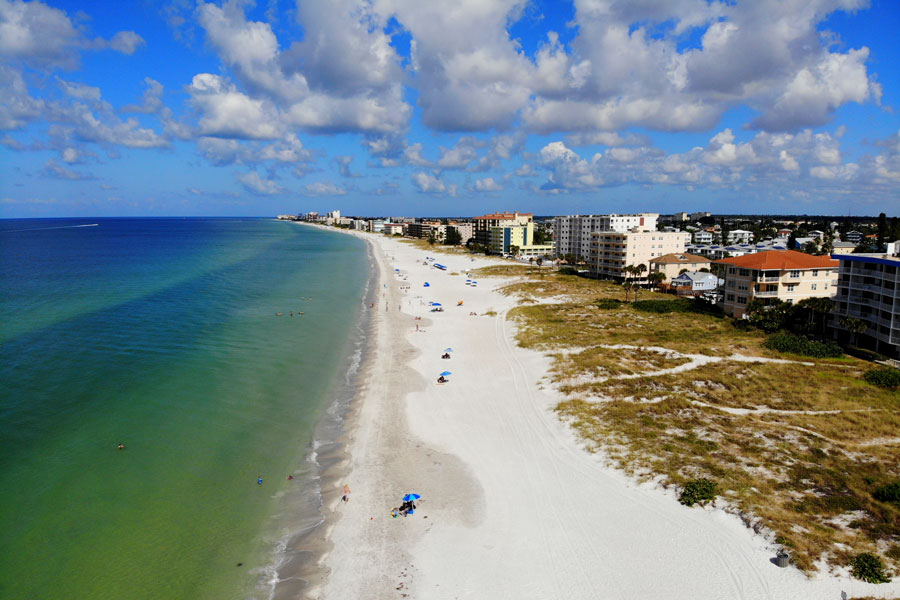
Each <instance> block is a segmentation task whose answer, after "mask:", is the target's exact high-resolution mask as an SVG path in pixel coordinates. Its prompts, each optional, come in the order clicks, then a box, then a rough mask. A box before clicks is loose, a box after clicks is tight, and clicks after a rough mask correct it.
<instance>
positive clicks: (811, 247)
mask: <svg viewBox="0 0 900 600" xmlns="http://www.w3.org/2000/svg"><path fill="white" fill-rule="evenodd" d="M795 243H796V242H795ZM803 252H805V253H807V254H817V253H818V252H819V245H818V244H817V243H816V240H809V241H808V242H806V243H805V244H803Z"/></svg>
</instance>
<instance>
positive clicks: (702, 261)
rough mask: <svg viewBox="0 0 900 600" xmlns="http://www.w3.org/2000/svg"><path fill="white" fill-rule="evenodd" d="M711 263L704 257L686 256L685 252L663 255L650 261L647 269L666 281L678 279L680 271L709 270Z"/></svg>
mask: <svg viewBox="0 0 900 600" xmlns="http://www.w3.org/2000/svg"><path fill="white" fill-rule="evenodd" d="M711 264H712V262H711V261H710V259H708V258H706V257H705V256H697V255H696V254H688V253H686V252H682V253H677V252H676V253H673V254H664V255H662V256H657V257H656V258H652V259H650V264H649V269H650V272H651V273H662V274H663V275H665V276H666V280H667V281H672V280H673V279H675V278H676V277H678V276H679V275H680V274H681V272H682V271H685V270H687V271H699V270H700V269H709V267H710V265H711Z"/></svg>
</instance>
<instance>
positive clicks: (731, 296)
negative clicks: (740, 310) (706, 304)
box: [725, 294, 734, 302]
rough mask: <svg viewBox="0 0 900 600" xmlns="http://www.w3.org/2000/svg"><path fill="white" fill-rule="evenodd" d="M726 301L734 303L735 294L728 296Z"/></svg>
mask: <svg viewBox="0 0 900 600" xmlns="http://www.w3.org/2000/svg"><path fill="white" fill-rule="evenodd" d="M725 299H726V300H728V301H729V302H734V294H728V295H727V296H726V297H725Z"/></svg>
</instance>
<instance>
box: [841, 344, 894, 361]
mask: <svg viewBox="0 0 900 600" xmlns="http://www.w3.org/2000/svg"><path fill="white" fill-rule="evenodd" d="M846 351H847V354H849V355H850V356H855V357H856V358H861V359H862V360H868V361H870V362H875V361H879V360H884V359H885V357H884V356H883V355H881V354H878V353H877V352H875V351H874V350H866V349H865V348H857V347H856V346H847V348H846Z"/></svg>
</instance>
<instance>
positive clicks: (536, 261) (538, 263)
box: [534, 256, 544, 277]
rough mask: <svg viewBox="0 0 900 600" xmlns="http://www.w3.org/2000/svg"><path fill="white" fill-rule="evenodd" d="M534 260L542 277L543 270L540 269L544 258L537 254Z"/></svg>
mask: <svg viewBox="0 0 900 600" xmlns="http://www.w3.org/2000/svg"><path fill="white" fill-rule="evenodd" d="M534 262H535V263H536V264H537V266H538V271H539V272H540V274H541V277H543V276H544V272H543V271H541V265H542V264H544V259H543V258H541V257H540V256H538V257H537V258H536V259H534Z"/></svg>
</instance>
